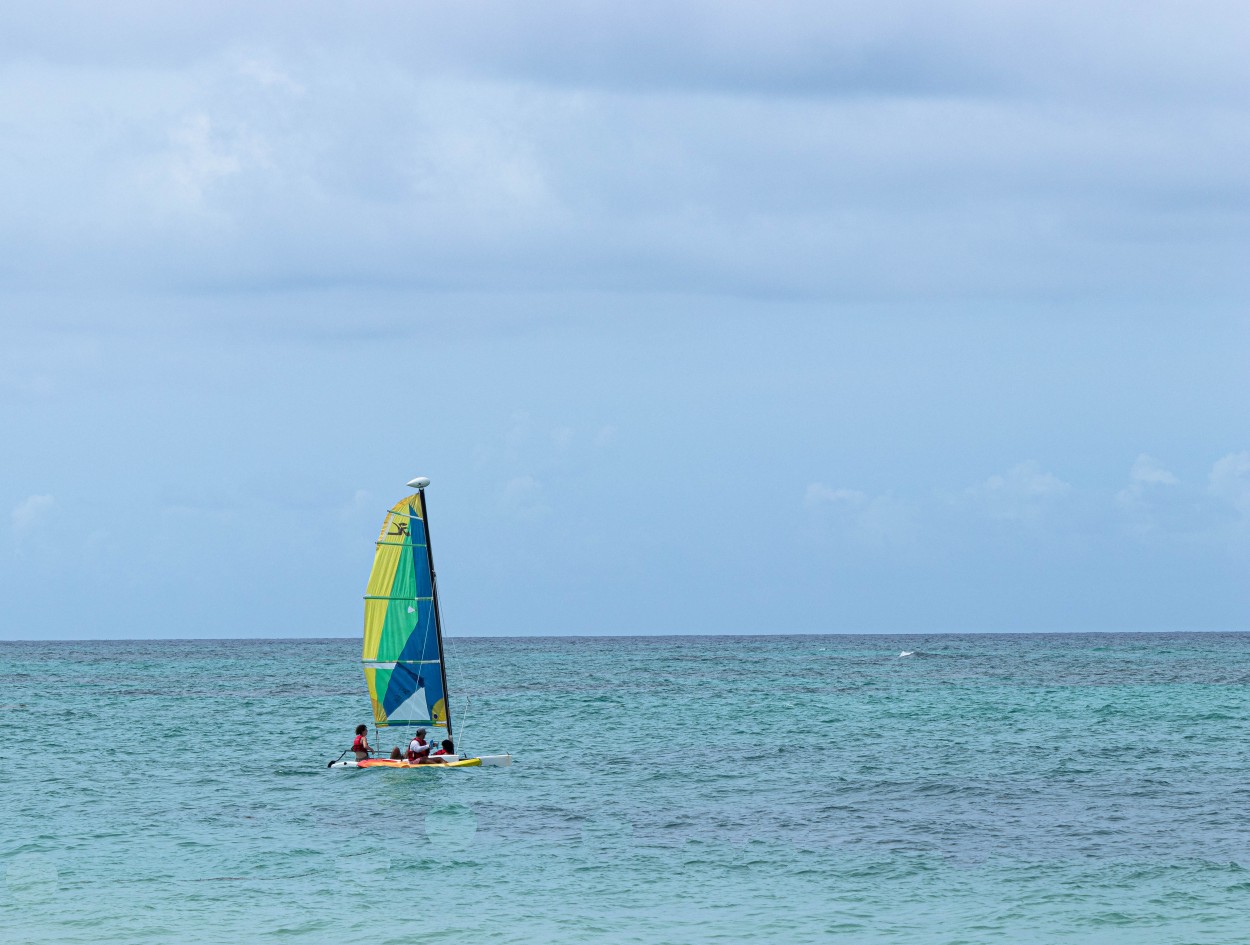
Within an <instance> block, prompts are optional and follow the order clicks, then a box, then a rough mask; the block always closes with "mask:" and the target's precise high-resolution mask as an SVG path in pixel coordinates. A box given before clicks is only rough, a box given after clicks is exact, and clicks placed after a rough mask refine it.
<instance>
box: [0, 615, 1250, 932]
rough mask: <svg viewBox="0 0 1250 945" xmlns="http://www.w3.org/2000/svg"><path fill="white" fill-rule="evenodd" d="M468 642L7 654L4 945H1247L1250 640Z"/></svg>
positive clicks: (25, 648) (1, 698)
mask: <svg viewBox="0 0 1250 945" xmlns="http://www.w3.org/2000/svg"><path fill="white" fill-rule="evenodd" d="M449 643H450V657H451V668H450V677H451V678H450V686H451V691H452V697H453V702H452V710H453V713H458V714H460V715H463V714H464V709H465V700H464V698H463V697H462V696H463V694H465V693H467V694H468V697H469V699H468V713H467V718H465V719H463V722H464V723H465V726H464V731H463V736H464V737H463V741H462V744H463V745H464V747H466V748H468V749H469V750H471V751H475V752H479V753H483V752H504V751H506V752H510V753H511V754H512V755H513V757H514V759H515V762H514V764H513V766H512V767H511V768H507V769H498V768H496V769H490V768H470V769H460V770H446V771H428V770H416V771H376V770H375V771H353V770H349V771H343V770H328V769H327V767H326V763H327V762H328V761H329V760H330V759H332V758H334V757H336V756H337V755H339V754H340V752H342V750H343V749H344V748H346V747H347V745H348V744H349V742H350V738H351V734H352V729H353V727H354V726H355V725H356V724H357V723H359V722H363V721H366V720H367V718H368V716H369V712H368V703H367V700H366V698H365V695H364V685H363V681H362V677H361V673H360V669H359V663H358V658H359V641H358V640H346V639H345V640H299V641H290V640H282V641H247V642H240V641H198V642H189V641H156V642H92V643H53V644H43V643H41V644H36V643H0V719H2V720H3V730H4V732H5V736H6V740H7V742H8V748H9V751H8V758H7V759H6V761H5V763H4V765H3V766H2V767H0V941H3V942H32V943H43V942H47V943H58V945H62V943H75V942H82V943H93V945H98V943H111V942H117V943H142V942H170V943H193V942H207V943H226V942H230V943H248V942H299V943H305V942H306V943H321V942H325V943H335V945H339V943H343V942H369V943H379V945H380V943H387V942H395V943H399V942H404V943H410V942H445V943H460V942H465V943H469V942H472V943H486V942H489V943H492V945H505V943H513V942H516V943H520V942H525V943H531V942H537V943H542V942H561V943H563V942H609V943H615V942H636V943H683V945H684V943H704V942H726V943H738V942H757V943H758V942H764V943H772V942H777V943H802V942H848V943H951V945H954V943H982V942H984V943H1000V945H1001V943H1012V945H1021V943H1033V942H1037V943H1059V942H1088V943H1099V945H1107V943H1120V942H1123V943H1134V945H1139V943H1152V945H1166V943H1177V945H1180V943H1212V945H1217V943H1218V945H1228V943H1237V942H1250V786H1248V778H1247V775H1248V773H1250V701H1248V699H1247V696H1248V694H1250V689H1248V684H1250V635H1247V634H1175V635H1161V634H1100V635H1091V634H1082V635H1067V634H1048V635H963V636H961V635H933V636H897V637H891V636H828V637H821V636H801V637H800V636H792V637H784V636H773V637H668V638H648V637H634V638H609V639H604V638H559V639H556V638H549V639H454V640H451V641H449ZM902 653H909V654H912V655H908V656H902V655H900V654H902ZM454 720H455V716H453V721H454ZM380 740H381V742H382V745H383V746H384V747H386V748H389V747H390V745H391V744H393V743H398V742H399V738H397V737H395V736H393V735H392V734H389V733H387V732H386V731H383V732H382V733H381V739H380Z"/></svg>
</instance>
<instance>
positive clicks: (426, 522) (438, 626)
mask: <svg viewBox="0 0 1250 945" xmlns="http://www.w3.org/2000/svg"><path fill="white" fill-rule="evenodd" d="M427 481H428V480H427ZM417 495H418V496H420V498H421V524H422V525H423V526H425V560H426V561H428V562H429V563H430V592H431V593H432V594H433V595H434V633H435V635H436V636H437V638H438V671H439V673H440V674H442V677H443V714H444V715H445V716H446V718H445V721H446V722H447V737H448V738H450V739H451V740H452V741H455V739H454V738H453V737H452V734H451V694H450V693H449V692H448V691H447V662H446V660H445V659H444V656H445V654H444V653H443V621H442V618H441V617H440V616H439V613H438V578H437V577H435V574H434V547H433V546H432V545H431V544H430V519H429V517H428V515H427V514H426V511H425V487H424V486H422V487H421V488H419V489H418V490H417Z"/></svg>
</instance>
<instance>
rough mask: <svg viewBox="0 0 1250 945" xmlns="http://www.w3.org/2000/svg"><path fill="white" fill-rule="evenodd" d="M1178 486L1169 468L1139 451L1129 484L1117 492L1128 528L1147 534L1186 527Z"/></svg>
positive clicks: (1117, 503) (1141, 536)
mask: <svg viewBox="0 0 1250 945" xmlns="http://www.w3.org/2000/svg"><path fill="white" fill-rule="evenodd" d="M1179 486H1180V479H1178V478H1177V477H1176V476H1175V475H1174V474H1173V473H1172V472H1171V471H1170V470H1168V469H1165V468H1164V467H1163V466H1162V465H1160V464H1159V462H1158V461H1157V460H1156V459H1154V458H1153V457H1151V456H1148V455H1147V454H1145V453H1142V454H1140V455H1139V456H1138V457H1137V459H1136V460H1135V461H1134V462H1133V467H1132V469H1130V470H1129V483H1128V485H1127V486H1125V487H1124V488H1123V489H1121V490H1120V491H1119V492H1117V493H1116V496H1115V502H1116V505H1117V506H1118V507H1119V509H1120V510H1121V512H1123V513H1124V515H1125V520H1126V523H1127V526H1128V528H1129V531H1130V532H1132V533H1133V534H1135V535H1136V536H1138V537H1139V538H1144V537H1147V536H1150V535H1157V534H1158V533H1159V532H1160V531H1161V530H1163V531H1169V530H1176V529H1178V528H1183V526H1184V523H1183V519H1182V510H1181V509H1180V508H1178V507H1177V487H1179ZM1191 527H1192V526H1191Z"/></svg>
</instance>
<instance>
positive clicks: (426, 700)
mask: <svg viewBox="0 0 1250 945" xmlns="http://www.w3.org/2000/svg"><path fill="white" fill-rule="evenodd" d="M429 484H430V480H429V479H427V478H425V477H424V476H419V477H418V478H416V479H413V480H412V481H411V482H409V483H408V488H409V489H415V490H416V494H415V495H410V496H406V497H405V498H403V499H400V500H399V501H398V502H396V503H395V504H394V505H393V506H391V509H390V511H389V512H387V513H386V518H385V519H383V521H382V533H381V534H380V535H379V536H378V541H377V552H376V553H375V554H374V557H373V570H372V571H371V572H370V574H369V586H368V588H367V589H366V591H365V634H364V649H363V651H362V653H361V663H362V665H363V667H364V672H365V685H366V687H367V688H368V690H369V700H370V701H371V702H372V703H373V721H374V740H375V741H377V739H378V734H377V730H378V729H379V728H396V727H399V728H418V727H420V728H430V729H439V728H441V729H445V730H446V732H447V738H449V739H454V735H453V731H452V719H451V701H450V699H449V696H448V692H447V666H446V664H445V662H444V650H443V625H442V618H441V615H440V614H439V609H438V581H437V579H436V578H435V574H434V557H433V555H432V554H431V552H430V530H429V517H428V516H427V515H426V509H425V489H426V487H427V486H428V485H429ZM404 743H405V744H407V739H404ZM346 754H348V752H344V753H343V755H346ZM342 757H343V756H340V757H339V760H336V761H332V762H330V764H329V767H331V768H416V769H420V770H422V771H441V770H443V769H445V768H462V767H478V766H481V765H510V764H512V756H511V755H479V756H469V755H465V754H448V755H443V756H442V761H443V763H442V764H421V765H418V764H410V763H409V762H407V761H406V760H397V759H390V758H368V759H364V760H361V761H352V760H347V761H345V760H342Z"/></svg>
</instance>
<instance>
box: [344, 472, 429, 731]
mask: <svg viewBox="0 0 1250 945" xmlns="http://www.w3.org/2000/svg"><path fill="white" fill-rule="evenodd" d="M421 513H422V506H421V501H420V498H419V497H418V496H412V497H410V498H405V499H401V500H400V501H399V502H396V503H395V505H394V506H392V508H391V509H390V510H389V511H388V512H387V514H386V518H385V519H384V520H383V522H382V531H381V534H380V535H379V536H378V541H377V551H376V552H375V554H374V559H373V570H372V571H371V572H370V574H369V584H368V587H367V588H366V590H365V626H364V647H363V650H362V653H361V662H362V664H363V669H364V674H365V682H366V684H367V686H368V688H369V698H370V701H371V702H372V703H373V717H374V721H375V722H376V723H377V724H378V725H380V726H381V725H414V724H419V725H438V726H442V727H444V728H445V727H446V726H447V703H446V693H445V692H444V691H443V667H442V660H443V654H442V648H441V646H440V639H439V632H438V625H437V612H436V608H435V603H434V587H433V577H432V569H431V567H430V555H429V540H428V538H427V536H426V530H425V522H424V520H423V518H422V514H421Z"/></svg>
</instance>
